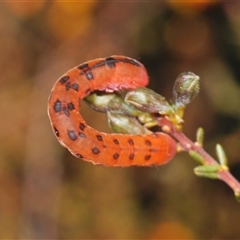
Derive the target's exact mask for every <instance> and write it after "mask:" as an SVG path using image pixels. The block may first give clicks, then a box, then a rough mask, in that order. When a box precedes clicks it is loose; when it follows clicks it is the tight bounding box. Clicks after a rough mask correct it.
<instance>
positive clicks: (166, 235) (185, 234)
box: [147, 222, 196, 240]
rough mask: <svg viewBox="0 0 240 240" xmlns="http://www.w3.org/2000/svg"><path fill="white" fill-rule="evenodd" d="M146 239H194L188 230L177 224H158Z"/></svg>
mask: <svg viewBox="0 0 240 240" xmlns="http://www.w3.org/2000/svg"><path fill="white" fill-rule="evenodd" d="M147 239H150V240H151V239H191V240H193V239H196V238H195V236H194V234H193V232H192V231H191V229H190V228H187V227H186V226H183V225H182V224H180V223H177V222H165V223H161V224H159V225H158V226H157V227H156V228H155V229H154V230H153V231H152V232H151V234H150V235H149V236H148V237H147Z"/></svg>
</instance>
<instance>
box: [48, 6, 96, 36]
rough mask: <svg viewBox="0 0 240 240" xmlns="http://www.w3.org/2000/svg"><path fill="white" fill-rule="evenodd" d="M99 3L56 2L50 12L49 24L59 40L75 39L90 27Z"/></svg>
mask: <svg viewBox="0 0 240 240" xmlns="http://www.w3.org/2000/svg"><path fill="white" fill-rule="evenodd" d="M96 4H97V1H89V2H64V1H63V2H62V1H55V2H54V3H53V4H52V5H51V7H50V8H49V10H48V14H47V17H48V19H47V24H48V26H49V29H50V31H51V32H52V34H53V35H54V36H55V37H56V38H57V39H59V40H64V39H69V38H71V37H74V36H76V35H78V34H80V33H81V32H83V31H84V30H86V29H87V27H89V25H90V23H91V20H92V16H93V10H94V7H95V5H96Z"/></svg>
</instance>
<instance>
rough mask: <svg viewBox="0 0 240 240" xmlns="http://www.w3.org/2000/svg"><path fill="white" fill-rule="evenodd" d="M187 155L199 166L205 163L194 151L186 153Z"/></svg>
mask: <svg viewBox="0 0 240 240" xmlns="http://www.w3.org/2000/svg"><path fill="white" fill-rule="evenodd" d="M188 154H189V155H190V156H191V157H192V158H193V159H194V160H195V161H197V162H198V163H200V164H204V163H205V159H204V157H203V156H201V155H200V154H199V153H197V152H196V151H193V150H190V151H189V152H188Z"/></svg>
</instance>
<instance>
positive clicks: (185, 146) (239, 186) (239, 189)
mask: <svg viewBox="0 0 240 240" xmlns="http://www.w3.org/2000/svg"><path fill="white" fill-rule="evenodd" d="M156 120H157V121H158V125H159V126H160V127H162V128H163V130H164V129H167V131H166V132H167V133H168V134H169V135H170V136H172V137H173V138H174V139H176V140H177V141H178V142H179V144H180V146H181V148H182V150H183V151H190V150H193V151H195V152H197V153H198V154H200V155H201V156H202V157H203V158H204V159H205V164H206V165H213V164H214V165H216V164H217V165H219V166H220V164H219V163H218V162H217V161H216V160H215V159H214V158H212V157H211V156H210V155H209V154H208V153H207V152H206V151H205V150H204V149H203V148H202V147H201V146H199V145H197V144H195V143H194V142H192V141H191V140H190V139H189V138H187V137H186V136H185V135H184V134H183V132H182V131H179V130H177V129H176V128H175V126H174V125H173V124H172V123H171V122H170V121H169V120H167V119H166V118H164V117H161V118H157V119H156ZM218 174H219V178H220V179H221V180H222V181H224V182H225V183H226V184H227V185H228V186H229V187H230V188H232V189H233V191H234V192H235V194H238V195H240V183H239V182H238V181H237V179H236V178H234V177H233V176H232V175H231V173H230V172H229V171H228V169H226V170H225V169H224V170H222V171H219V172H218Z"/></svg>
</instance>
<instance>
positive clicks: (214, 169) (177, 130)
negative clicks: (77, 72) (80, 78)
mask: <svg viewBox="0 0 240 240" xmlns="http://www.w3.org/2000/svg"><path fill="white" fill-rule="evenodd" d="M199 90H200V78H199V77H198V76H197V75H195V74H194V73H191V72H185V73H182V74H180V75H179V76H178V77H177V79H176V81H175V84H174V87H173V101H172V102H171V103H169V102H168V101H167V100H166V99H165V98H164V97H163V96H161V95H159V94H157V93H156V92H154V91H152V90H150V89H148V88H138V89H135V90H132V91H129V92H128V93H127V94H120V93H111V95H109V94H105V95H104V94H101V96H98V95H97V94H96V93H94V94H92V95H90V96H89V97H88V98H87V99H86V100H87V102H88V103H89V104H90V106H91V107H92V108H93V109H94V110H98V111H102V112H106V113H107V114H108V121H109V126H110V127H111V128H112V130H113V131H115V132H118V133H128V134H147V133H149V132H151V128H152V127H154V126H155V127H156V126H157V127H160V128H161V129H162V131H163V132H165V133H166V134H168V135H170V136H171V137H172V138H174V139H175V140H176V142H177V144H178V151H179V152H180V151H186V152H188V153H189V155H190V156H191V157H192V158H193V159H194V160H195V161H197V162H198V163H199V164H200V165H199V166H197V167H196V168H195V169H194V173H195V174H196V175H197V176H199V177H206V178H211V179H219V180H222V181H224V182H225V183H226V184H227V185H228V186H229V187H230V188H231V189H232V190H233V191H234V194H235V197H236V199H237V200H238V201H239V202H240V183H239V182H238V181H237V179H236V178H234V177H233V176H232V175H231V173H230V171H229V168H228V165H227V157H226V154H225V152H224V150H223V148H222V146H221V145H220V144H217V145H216V155H217V159H218V161H217V160H215V159H214V158H213V157H211V156H210V155H209V154H208V153H207V152H206V151H205V150H204V148H203V142H204V131H203V129H202V128H199V129H198V130H197V133H196V141H194V142H193V141H191V140H190V139H189V138H187V137H186V135H185V134H184V133H183V132H182V126H183V123H184V120H183V116H184V111H185V108H186V105H188V104H189V103H191V102H192V100H193V99H194V98H195V97H196V96H197V95H198V93H199Z"/></svg>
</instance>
